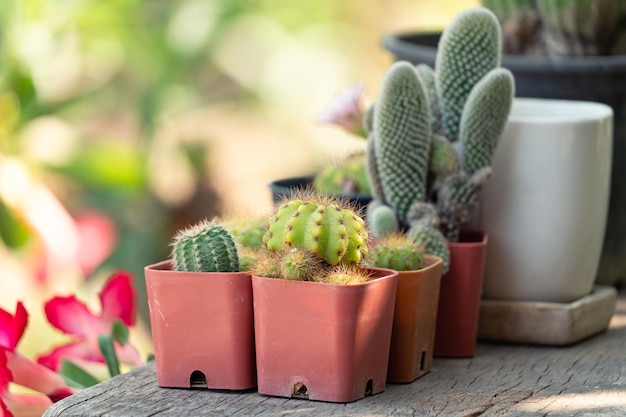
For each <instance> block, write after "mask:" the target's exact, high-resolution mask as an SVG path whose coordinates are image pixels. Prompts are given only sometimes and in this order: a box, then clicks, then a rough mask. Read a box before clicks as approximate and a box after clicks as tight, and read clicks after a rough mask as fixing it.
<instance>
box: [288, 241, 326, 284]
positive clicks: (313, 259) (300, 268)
mask: <svg viewBox="0 0 626 417" xmlns="http://www.w3.org/2000/svg"><path fill="white" fill-rule="evenodd" d="M322 270H323V266H322V263H321V260H320V258H319V257H317V256H316V255H315V254H314V253H311V252H307V251H305V250H301V249H292V250H290V251H288V252H286V253H285V254H284V255H283V256H282V259H281V262H280V276H281V277H282V278H284V279H291V280H297V281H315V280H316V279H317V277H318V276H319V274H320V273H321V271H322Z"/></svg>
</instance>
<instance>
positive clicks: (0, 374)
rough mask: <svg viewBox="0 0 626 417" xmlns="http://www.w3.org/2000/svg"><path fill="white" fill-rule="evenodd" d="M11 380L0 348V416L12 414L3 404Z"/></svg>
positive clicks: (11, 377) (2, 350)
mask: <svg viewBox="0 0 626 417" xmlns="http://www.w3.org/2000/svg"><path fill="white" fill-rule="evenodd" d="M12 379H13V376H12V375H11V371H9V368H7V355H6V352H5V351H4V349H3V348H0V411H2V414H0V415H1V416H7V417H9V416H11V415H12V414H11V413H10V412H9V410H8V409H7V407H6V404H5V403H4V394H5V393H6V392H7V391H8V389H9V382H11V380H12Z"/></svg>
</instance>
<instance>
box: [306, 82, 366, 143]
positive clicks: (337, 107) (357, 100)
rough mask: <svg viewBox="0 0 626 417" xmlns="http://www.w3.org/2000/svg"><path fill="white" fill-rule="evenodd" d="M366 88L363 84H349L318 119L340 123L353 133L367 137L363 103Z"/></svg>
mask: <svg viewBox="0 0 626 417" xmlns="http://www.w3.org/2000/svg"><path fill="white" fill-rule="evenodd" d="M364 90H365V88H364V86H363V84H357V85H353V86H348V87H347V88H346V89H345V90H344V92H343V93H342V94H341V95H339V96H337V97H336V98H335V99H334V101H333V102H332V103H331V104H330V106H329V107H328V108H327V109H326V111H325V112H323V113H321V114H320V115H319V116H318V118H317V121H318V122H320V123H327V124H334V125H338V126H340V127H342V128H344V129H345V130H347V131H348V132H350V133H352V134H355V135H357V136H362V137H365V130H364V129H363V104H362V98H363V91H364Z"/></svg>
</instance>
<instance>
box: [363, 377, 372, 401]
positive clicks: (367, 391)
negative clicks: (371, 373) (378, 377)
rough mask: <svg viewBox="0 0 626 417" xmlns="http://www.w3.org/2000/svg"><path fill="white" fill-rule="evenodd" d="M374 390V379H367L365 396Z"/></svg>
mask: <svg viewBox="0 0 626 417" xmlns="http://www.w3.org/2000/svg"><path fill="white" fill-rule="evenodd" d="M372 392H374V381H372V379H371V378H370V379H368V380H367V385H366V386H365V396H366V397H367V396H368V395H372Z"/></svg>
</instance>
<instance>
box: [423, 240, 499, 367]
mask: <svg viewBox="0 0 626 417" xmlns="http://www.w3.org/2000/svg"><path fill="white" fill-rule="evenodd" d="M448 246H449V248H450V268H449V270H448V272H447V273H446V274H445V275H444V276H443V277H441V288H440V290H439V308H438V312H437V331H436V334H435V356H447V357H472V356H474V352H475V351H476V338H477V334H478V315H479V313H480V297H481V293H482V284H483V274H484V271H485V256H486V248H487V234H486V233H484V232H482V231H463V232H461V238H460V239H459V242H454V243H449V244H448Z"/></svg>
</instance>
